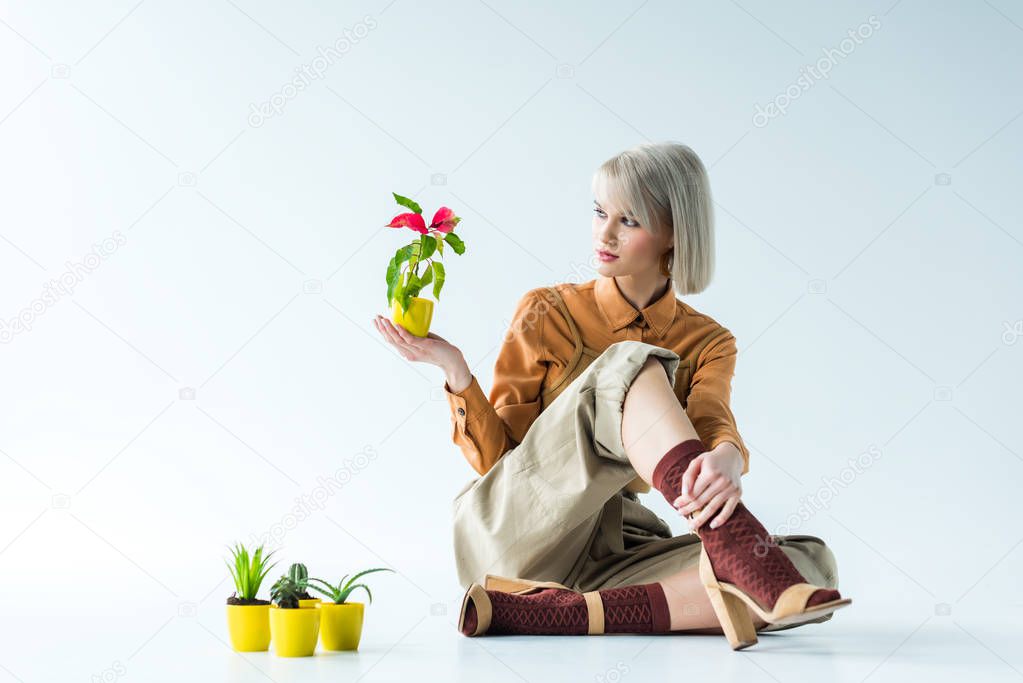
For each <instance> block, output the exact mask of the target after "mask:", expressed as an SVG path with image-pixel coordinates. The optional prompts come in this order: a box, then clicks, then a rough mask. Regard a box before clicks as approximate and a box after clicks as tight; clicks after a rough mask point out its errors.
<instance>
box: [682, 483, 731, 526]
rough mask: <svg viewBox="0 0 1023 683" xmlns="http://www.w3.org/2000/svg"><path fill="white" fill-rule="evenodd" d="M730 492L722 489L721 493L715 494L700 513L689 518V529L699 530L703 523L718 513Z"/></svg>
mask: <svg viewBox="0 0 1023 683" xmlns="http://www.w3.org/2000/svg"><path fill="white" fill-rule="evenodd" d="M728 495H729V494H728V493H727V492H726V491H722V492H721V493H719V494H717V495H716V496H714V497H713V498H712V499H711V500H710V502H709V503H707V504H706V505H705V506H704V507H703V509H702V510H700V512H699V514H698V515H696V516H695V517H693V518H692V519H691V520H689V529H690V530H691V531H697V530H699V528H700V527H701V526H703V524H704V523H705V522H706V521H707V520H708V519H710V518H711V517H712V516H713V515H715V514H717V512H718V510H719V509H720V508H721V506H722V505H724V504H725V500H727V498H728Z"/></svg>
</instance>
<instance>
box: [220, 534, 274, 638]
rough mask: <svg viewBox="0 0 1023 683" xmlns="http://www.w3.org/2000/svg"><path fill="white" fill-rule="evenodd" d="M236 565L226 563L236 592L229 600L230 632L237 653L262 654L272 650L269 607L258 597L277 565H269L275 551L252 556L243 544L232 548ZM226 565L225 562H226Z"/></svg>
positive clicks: (259, 548) (257, 549)
mask: <svg viewBox="0 0 1023 683" xmlns="http://www.w3.org/2000/svg"><path fill="white" fill-rule="evenodd" d="M230 550H231V554H232V556H233V560H234V563H233V564H232V563H229V562H228V563H227V568H228V569H229V570H231V578H233V579H234V587H235V592H234V593H232V595H231V597H229V598H228V599H227V631H228V633H229V634H230V636H231V646H232V647H234V649H235V650H237V651H238V652H263V651H265V650H266V649H267V648H269V647H270V603H269V602H268V601H266V600H260V599H258V598H257V597H256V594H257V593H258V592H259V586H260V585H261V584H262V583H263V579H264V578H265V577H266V575H267V572H269V571H270V569H271V568H272V567H273V566H274V565H275V564H277V563H276V562H274V563H268V560H269V559H270V556H271V555H273V554H274V552H276V551H270V552H269V553H267V554H266V555H264V554H263V546H259V547H258V548H256V551H255V552H254V553H252V554H251V556H250V555H249V551H248V549H246V547H245V546H244V545H242V544H241V543H238V544H236V545H235V547H234V548H231V549H230ZM225 562H226V560H225Z"/></svg>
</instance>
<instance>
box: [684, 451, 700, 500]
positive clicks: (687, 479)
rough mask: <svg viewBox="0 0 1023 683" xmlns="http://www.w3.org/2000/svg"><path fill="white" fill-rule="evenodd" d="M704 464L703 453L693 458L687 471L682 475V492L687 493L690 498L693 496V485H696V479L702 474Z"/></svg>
mask: <svg viewBox="0 0 1023 683" xmlns="http://www.w3.org/2000/svg"><path fill="white" fill-rule="evenodd" d="M702 463H703V453H700V454H699V455H698V456H696V457H695V458H693V459H692V460H691V461H690V463H689V465H688V466H687V467H686V471H685V472H683V473H682V492H683V493H687V494H689V495H690V496H691V495H693V485H694V484H695V483H696V477H697V475H699V474H700V472H699V470H700V465H701V464H702Z"/></svg>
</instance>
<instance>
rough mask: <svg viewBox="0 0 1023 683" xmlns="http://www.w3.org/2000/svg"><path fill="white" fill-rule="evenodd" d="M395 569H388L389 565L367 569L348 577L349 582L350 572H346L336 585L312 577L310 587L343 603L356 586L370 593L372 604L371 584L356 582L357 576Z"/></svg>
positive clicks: (331, 599) (334, 600) (338, 602)
mask: <svg viewBox="0 0 1023 683" xmlns="http://www.w3.org/2000/svg"><path fill="white" fill-rule="evenodd" d="M393 571H394V570H393V569H388V568H387V567H376V568H374V569H367V570H365V571H361V572H359V573H358V574H356V575H355V576H353V577H352V578H350V579H348V582H347V583H346V582H345V579H346V578H347V577H348V574H345V575H344V576H342V577H341V580H340V581H338V583H337V585H336V586H332V585H330V584H329V583H327V582H326V581H324V580H323V579H316V578H310V579H309V587H310V588H312V589H313V590H314V591H316V592H317V593H322V594H323V595H325V596H326V597H327V598H328V599H329V600H330V601H331V602H334V603H336V604H341V603H343V602H345V601H346V600H347V599H348V596H349V595H351V593H352V591H354V590H355V589H356V588H362V589H363V590H365V591H366V594H367V595H369V601H370V604H372V603H373V593H372V592H371V591H370V590H369V586H367V585H366V584H364V583H355V580H356V579H357V578H359V577H360V576H363V575H364V574H369V573H371V572H393ZM317 584H320V585H322V586H323V587H322V588H321V587H320V585H317Z"/></svg>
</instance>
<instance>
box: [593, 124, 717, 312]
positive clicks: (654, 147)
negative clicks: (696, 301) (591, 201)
mask: <svg viewBox="0 0 1023 683" xmlns="http://www.w3.org/2000/svg"><path fill="white" fill-rule="evenodd" d="M592 186H593V193H594V195H595V196H596V197H598V198H599V199H606V200H607V201H609V202H611V203H612V204H614V205H615V206H616V207H617V208H618V209H619V210H620V211H621V212H622V213H624V214H626V215H627V216H629V217H630V218H632V219H633V220H635V221H637V222H638V223H639V225H640V227H642V228H643V229H645V230H647V231H648V232H650V233H651V234H654V235H663V234H665V231H669V232H673V233H674V240H673V243H674V248H673V250H672V251H671V252H669V254H670V261H669V263H670V267H669V271H670V273H671V281H672V286H673V287H674V288H675V292H676V293H677V294H678V295H680V296H681V295H685V294H699V293H700V292H702V291H703V290H704V289H706V288H707V286H708V285H709V284H710V280H711V277H712V276H713V274H714V209H713V205H712V200H711V194H710V180H709V179H708V177H707V169H706V168H704V166H703V162H702V161H700V157H698V156H697V155H696V152H694V151H693V150H692V149H690V148H689V147H688V146H686V145H683V144H681V143H677V142H660V143H648V144H641V145H637V146H635V147H633V148H631V149H627V150H625V151H624V152H620V153H619V154H616V155H615V156H613V157H611V158H610V159H608V160H607V161H605V162H604V163H603V164H601V165H600V167H599V168H598V169H597V171H596V172H595V173H594V174H593V183H592ZM599 199H598V201H599ZM662 263H663V261H662ZM662 272H663V271H662Z"/></svg>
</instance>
